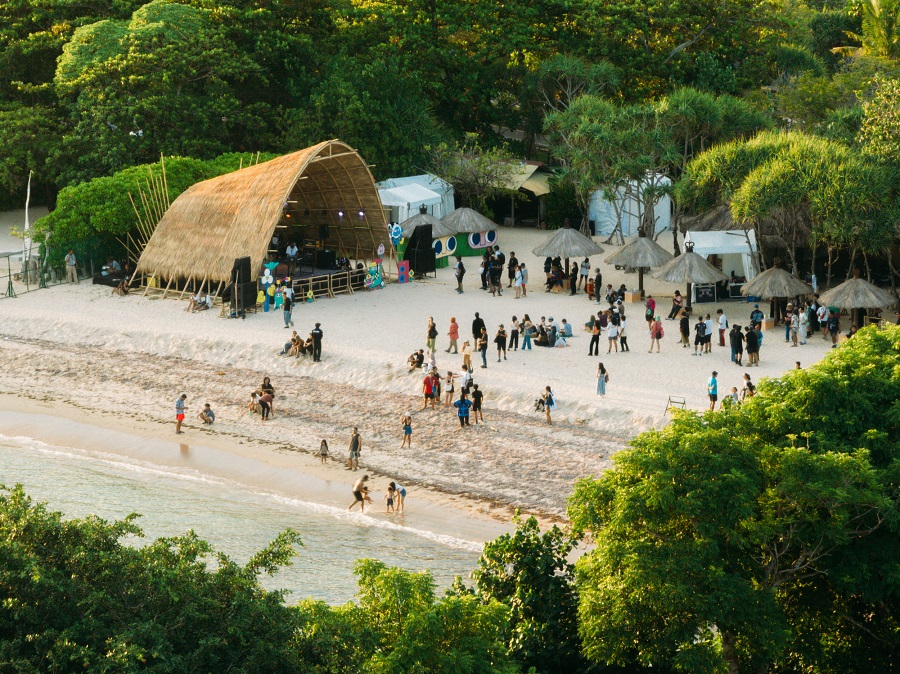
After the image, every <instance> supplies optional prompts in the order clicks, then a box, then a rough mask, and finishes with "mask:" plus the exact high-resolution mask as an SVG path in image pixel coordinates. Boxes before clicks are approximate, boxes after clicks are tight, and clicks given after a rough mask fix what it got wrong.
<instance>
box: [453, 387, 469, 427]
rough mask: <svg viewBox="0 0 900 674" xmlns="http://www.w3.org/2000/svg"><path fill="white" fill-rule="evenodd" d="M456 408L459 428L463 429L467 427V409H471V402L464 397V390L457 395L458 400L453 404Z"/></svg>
mask: <svg viewBox="0 0 900 674" xmlns="http://www.w3.org/2000/svg"><path fill="white" fill-rule="evenodd" d="M453 406H454V407H456V416H457V418H458V419H459V427H460V428H465V427H466V426H468V425H469V409H471V407H472V401H471V400H469V399H468V398H467V397H466V392H465V390H463V391H461V392H460V394H459V400H457V401H456V402H455V403H453Z"/></svg>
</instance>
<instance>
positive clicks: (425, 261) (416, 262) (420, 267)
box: [403, 225, 437, 277]
mask: <svg viewBox="0 0 900 674" xmlns="http://www.w3.org/2000/svg"><path fill="white" fill-rule="evenodd" d="M403 259H404V260H409V266H410V267H411V268H412V270H413V271H414V272H415V274H416V277H419V276H424V275H425V274H433V273H434V272H435V269H436V268H437V263H436V262H435V255H434V241H433V240H432V238H431V225H419V226H418V227H416V229H415V230H414V231H413V234H412V236H411V237H410V238H409V244H407V246H406V252H405V253H403Z"/></svg>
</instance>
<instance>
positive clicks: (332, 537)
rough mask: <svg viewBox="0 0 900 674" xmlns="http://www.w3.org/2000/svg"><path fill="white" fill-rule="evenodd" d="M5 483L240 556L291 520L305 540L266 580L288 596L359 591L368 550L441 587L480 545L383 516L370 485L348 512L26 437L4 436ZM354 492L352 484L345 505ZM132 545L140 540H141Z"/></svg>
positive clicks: (1, 470)
mask: <svg viewBox="0 0 900 674" xmlns="http://www.w3.org/2000/svg"><path fill="white" fill-rule="evenodd" d="M0 483H3V484H5V485H7V486H12V485H13V484H16V483H22V484H23V485H24V487H25V489H26V491H27V492H28V494H29V495H31V496H32V498H34V499H36V500H40V501H46V502H47V503H48V505H49V506H50V507H51V508H52V509H53V510H60V511H62V512H63V513H64V514H65V515H66V516H67V517H82V516H85V515H88V514H95V515H98V516H100V517H103V518H105V519H114V518H121V517H124V516H125V515H127V514H129V513H132V512H137V513H141V515H142V517H141V518H140V520H139V521H138V524H139V525H140V526H141V527H142V528H143V530H144V533H145V536H146V538H145V539H144V540H147V539H151V540H152V539H155V538H158V537H160V536H175V535H179V534H182V533H184V532H186V531H188V530H189V529H193V530H194V531H195V532H196V533H197V534H198V535H199V536H200V537H201V538H204V539H206V540H208V541H209V542H211V543H212V544H213V545H214V546H215V547H216V548H217V549H219V550H221V551H223V552H225V553H226V554H227V555H229V556H230V557H231V558H232V559H234V560H236V561H238V562H240V563H243V562H246V561H247V559H249V557H250V556H251V554H252V553H253V552H254V551H256V550H258V549H259V548H261V547H263V546H265V545H266V544H267V543H268V542H269V541H271V540H272V539H273V538H274V537H275V536H276V535H277V534H278V533H279V532H281V531H283V530H284V529H286V528H292V529H294V530H296V531H298V532H299V533H300V535H301V537H302V539H303V547H302V548H301V549H300V553H299V555H298V556H297V557H296V558H295V561H294V565H293V566H292V567H290V568H286V569H284V570H282V571H281V572H280V573H279V574H277V575H276V576H275V577H274V578H264V579H263V584H264V585H265V586H266V587H268V588H270V589H274V588H286V589H288V590H290V591H291V595H289V597H288V601H289V602H292V601H298V600H299V599H302V598H305V597H308V596H312V597H314V598H316V599H323V600H325V601H327V602H329V603H331V604H340V603H343V602H345V601H348V600H350V599H352V598H353V597H354V595H355V592H356V583H355V578H354V576H353V571H352V568H353V562H354V560H356V559H358V558H362V557H371V558H376V559H380V560H382V561H383V562H385V563H386V564H389V565H396V566H401V567H403V568H405V569H408V570H412V571H419V570H423V569H428V570H430V571H431V573H432V574H433V575H434V578H435V580H436V581H437V583H438V585H439V586H447V585H449V584H450V583H451V582H452V581H453V578H454V577H455V576H457V575H462V576H463V577H464V578H467V577H468V574H469V573H470V572H471V570H472V569H473V568H475V564H476V562H477V559H478V556H479V552H480V550H481V543H479V542H476V541H470V540H465V539H464V538H457V537H454V536H443V535H437V534H433V533H431V532H429V531H426V530H423V529H420V528H416V527H415V526H414V525H413V524H411V523H410V520H411V519H412V518H411V515H409V514H407V515H405V516H403V517H388V516H385V515H383V514H382V513H381V512H380V511H382V510H383V508H384V506H383V502H380V501H379V499H380V497H381V494H378V493H373V499H374V500H375V503H376V507H375V512H372V513H371V514H370V513H369V512H368V511H367V513H366V515H361V514H360V513H358V512H357V513H348V512H347V511H346V509H345V507H338V506H335V505H324V504H321V503H315V502H312V501H305V500H303V499H301V498H295V497H290V496H285V495H282V494H278V493H274V492H268V491H266V490H264V489H260V488H258V487H255V486H250V485H245V484H241V483H240V482H238V481H235V480H233V479H229V478H225V477H220V476H215V475H210V474H207V473H205V472H201V471H198V470H194V469H191V468H186V467H179V466H170V465H160V464H157V463H154V462H150V461H144V460H142V459H140V458H136V457H133V456H124V455H121V454H117V453H112V452H102V451H90V450H84V449H77V448H73V447H64V446H58V445H49V444H45V443H43V442H40V441H37V440H34V439H31V438H28V437H22V436H8V435H0ZM350 500H351V499H350V497H349V492H348V504H349V501H350ZM408 505H409V504H408ZM407 509H408V510H409V507H408V508H407ZM135 544H137V545H140V544H141V541H140V539H137V540H136V542H135Z"/></svg>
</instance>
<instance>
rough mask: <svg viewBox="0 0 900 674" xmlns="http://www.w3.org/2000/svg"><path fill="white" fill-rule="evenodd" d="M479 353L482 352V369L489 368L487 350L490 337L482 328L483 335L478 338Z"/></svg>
mask: <svg viewBox="0 0 900 674" xmlns="http://www.w3.org/2000/svg"><path fill="white" fill-rule="evenodd" d="M477 346H478V351H480V352H481V367H482V368H487V348H488V336H487V330H486V329H484V328H481V334H480V335H479V336H478V342H477Z"/></svg>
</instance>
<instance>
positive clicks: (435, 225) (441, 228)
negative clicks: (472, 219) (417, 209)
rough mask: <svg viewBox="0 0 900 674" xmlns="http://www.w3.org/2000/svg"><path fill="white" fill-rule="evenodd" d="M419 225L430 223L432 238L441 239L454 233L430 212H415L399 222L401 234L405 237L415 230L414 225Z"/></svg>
mask: <svg viewBox="0 0 900 674" xmlns="http://www.w3.org/2000/svg"><path fill="white" fill-rule="evenodd" d="M421 225H431V238H433V239H442V238H444V237H445V236H453V235H454V234H456V232H451V231H450V228H449V227H447V225H445V224H444V223H443V222H441V221H440V220H439V219H438V218H436V217H434V216H433V215H431V214H430V213H416V214H415V215H414V216H412V217H411V218H407V219H406V220H404V221H403V222H401V223H400V227H401V228H402V229H403V236H404V237H407V238H408V237H410V236H412V235H413V232H414V231H416V227H420V226H421Z"/></svg>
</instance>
